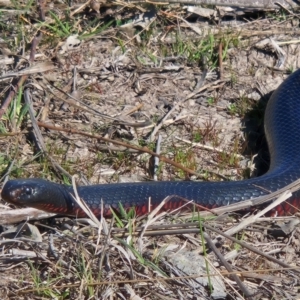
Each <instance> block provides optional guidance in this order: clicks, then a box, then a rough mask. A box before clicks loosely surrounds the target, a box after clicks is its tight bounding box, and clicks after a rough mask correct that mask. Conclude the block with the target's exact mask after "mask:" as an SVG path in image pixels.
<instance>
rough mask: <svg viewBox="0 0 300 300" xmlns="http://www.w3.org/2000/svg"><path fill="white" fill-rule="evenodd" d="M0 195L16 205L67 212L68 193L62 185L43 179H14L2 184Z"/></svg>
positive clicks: (68, 205) (68, 206)
mask: <svg viewBox="0 0 300 300" xmlns="http://www.w3.org/2000/svg"><path fill="white" fill-rule="evenodd" d="M1 197H2V199H3V200H5V201H7V202H9V203H12V204H14V205H17V206H27V207H33V208H38V209H42V210H45V211H48V212H53V213H67V212H68V210H69V209H70V205H72V203H67V199H69V196H68V193H67V191H66V189H65V188H64V186H63V185H59V184H56V183H53V182H50V181H46V180H44V179H37V178H34V179H15V180H9V181H8V182H6V184H5V185H4V187H3V189H2V192H1Z"/></svg>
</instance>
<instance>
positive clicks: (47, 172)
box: [0, 1, 300, 299]
mask: <svg viewBox="0 0 300 300" xmlns="http://www.w3.org/2000/svg"><path fill="white" fill-rule="evenodd" d="M41 3H42V2H41ZM97 4H98V2H87V3H77V2H76V1H75V2H74V3H73V6H72V7H68V6H67V5H66V4H65V3H60V4H55V6H54V7H51V3H45V4H44V6H43V5H42V6H41V12H42V13H41V12H40V11H39V9H38V7H36V6H35V5H34V4H33V3H30V2H28V3H23V2H18V3H14V5H12V6H11V7H10V9H9V10H3V11H0V30H1V34H0V38H1V40H0V48H1V50H2V55H1V56H0V70H1V76H0V85H1V93H0V97H1V101H2V107H1V109H0V114H1V116H2V118H1V123H0V136H1V139H0V145H1V149H2V151H1V155H0V160H1V164H0V170H1V175H2V178H3V180H4V179H5V178H7V177H8V176H9V178H20V177H42V178H45V179H49V180H52V181H57V182H61V183H71V175H73V174H79V175H80V180H81V182H85V181H86V182H89V183H104V182H115V181H129V180H134V181H136V180H141V179H144V178H148V179H149V178H152V176H153V168H152V161H151V156H153V154H155V153H154V152H155V141H156V136H157V134H158V133H159V134H160V135H161V136H162V142H161V145H160V147H161V154H162V156H160V162H159V167H158V169H157V171H156V175H157V177H158V179H159V180H169V179H170V180H174V179H177V180H178V179H181V180H183V179H197V178H204V179H210V180H216V179H218V180H220V178H221V179H236V180H238V179H243V178H245V177H247V176H249V174H250V173H251V174H252V173H253V169H252V164H251V162H252V157H251V155H253V154H254V153H257V151H258V150H257V148H256V147H255V146H256V145H259V146H261V144H262V142H261V141H262V139H263V138H262V137H263V134H262V131H261V128H262V124H263V117H262V116H263V111H264V104H265V101H264V100H265V99H264V96H265V95H268V94H269V93H270V92H271V91H273V90H274V89H275V88H276V87H277V86H278V85H279V83H280V82H281V81H282V80H283V78H284V77H285V76H283V75H285V74H287V73H288V72H289V71H291V70H293V69H296V68H298V67H299V54H298V53H299V47H298V42H299V41H298V36H299V32H300V30H299V28H298V24H299V18H298V15H297V14H296V13H297V12H294V13H292V12H291V11H286V10H280V11H277V12H274V11H271V12H267V13H266V12H262V11H260V12H258V11H255V12H253V11H252V12H243V11H241V12H242V13H243V15H242V17H240V16H238V15H235V16H233V17H232V12H228V11H227V12H226V11H223V12H224V14H225V15H224V16H223V17H222V18H221V17H219V16H218V15H215V16H214V17H210V18H208V19H206V18H204V19H202V18H198V16H197V15H195V14H191V13H188V12H187V11H186V10H185V9H184V8H183V7H181V6H177V5H175V6H171V5H164V6H156V7H154V6H152V5H150V4H145V5H141V4H139V5H134V4H128V3H119V4H118V5H116V3H101V6H100V7H99V6H98V5H97ZM0 5H2V3H1V1H0ZM0 8H1V7H0ZM29 8H30V10H29ZM99 9H100V10H99ZM216 11H217V10H215V12H216ZM219 12H220V11H219ZM221 12H222V11H221ZM44 13H45V16H44ZM142 13H145V15H144V16H143V17H144V18H141V14H142ZM138 17H140V19H139V18H138ZM137 19H139V20H137ZM132 20H135V23H134V25H132V23H130V21H132ZM245 20H247V22H245ZM227 21H231V22H230V23H229V22H227ZM75 34H77V35H78V37H74V35H75ZM71 36H72V37H73V38H72V39H71V40H70V37H71ZM270 38H272V39H273V40H275V41H276V42H277V44H278V45H280V48H281V49H282V50H283V51H284V52H285V62H284V65H283V66H281V67H280V68H277V67H274V65H275V63H276V62H278V57H279V56H280V55H279V54H275V53H276V52H275V50H274V48H272V43H270ZM219 71H221V73H220V72H219ZM203 74H204V75H206V76H203ZM241 119H242V120H243V121H241ZM43 124H44V127H43V126H42V125H43ZM45 124H46V125H45ZM47 126H48V129H46V127H47ZM58 127H61V128H64V129H65V130H66V131H59V130H57V129H58ZM242 130H244V133H242ZM82 133H83V134H82ZM92 135H93V136H92ZM95 135H98V136H101V137H104V139H102V141H99V139H95V138H93V137H95ZM115 141H118V144H116V143H115ZM187 141H188V142H187ZM253 141H254V142H253ZM128 145H130V146H128ZM253 145H254V146H253ZM142 147H144V148H142ZM140 150H141V151H140ZM153 151H154V152H153ZM249 153H250V154H251V155H250V156H249V155H248V154H249ZM260 156H262V158H261V159H260V160H259V161H260V162H262V166H260V165H258V166H259V169H263V168H265V167H266V165H267V164H266V163H265V157H266V156H265V151H264V150H263V151H261V152H260ZM164 157H165V158H164ZM170 161H171V163H170ZM173 162H175V163H173ZM180 165H181V166H183V167H185V168H183V167H180ZM245 174H247V175H245ZM2 205H3V209H7V205H6V204H4V203H2ZM245 219H246V221H245ZM7 223H9V221H8V222H7ZM1 224H2V223H1ZM240 224H243V226H241V225H240ZM297 224H298V220H297V218H296V217H286V218H263V217H260V218H258V219H255V220H253V219H252V218H251V216H244V215H239V214H230V215H228V214H223V215H220V216H218V217H213V218H210V219H208V218H206V219H203V218H200V217H199V216H198V213H196V212H194V213H191V214H189V215H183V213H180V212H178V211H176V212H173V213H169V214H165V213H164V214H159V213H158V212H157V213H156V214H155V213H153V214H152V215H150V217H147V216H145V217H143V218H135V217H133V218H130V217H129V216H128V215H127V214H126V213H124V215H123V216H122V217H121V218H120V219H118V218H115V219H112V220H105V219H103V218H102V219H101V220H100V222H93V221H92V220H91V219H86V220H74V219H70V218H58V217H57V218H52V219H45V220H42V221H41V220H40V221H35V222H34V221H32V220H31V221H30V222H26V221H25V222H24V223H21V225H18V226H17V225H2V233H1V250H2V251H1V256H0V263H1V267H2V273H1V277H0V278H1V280H0V286H1V290H0V293H1V296H0V297H1V299H45V298H49V299H50V298H51V299H107V298H120V299H121V298H122V299H129V298H130V299H140V298H142V299H196V298H197V299H211V298H214V299H216V298H217V297H219V298H220V299H225V298H226V299H243V298H251V299H297V298H299V294H300V293H299V291H298V290H299V263H298V256H299V242H298V240H299V230H298V228H297V227H296V225H297ZM234 228H237V229H236V231H235V232H234ZM229 229H230V230H231V231H230V234H229V236H226V232H227V230H229ZM233 232H234V233H233ZM223 233H224V234H223ZM222 235H223V236H222ZM214 245H216V248H215V247H214Z"/></svg>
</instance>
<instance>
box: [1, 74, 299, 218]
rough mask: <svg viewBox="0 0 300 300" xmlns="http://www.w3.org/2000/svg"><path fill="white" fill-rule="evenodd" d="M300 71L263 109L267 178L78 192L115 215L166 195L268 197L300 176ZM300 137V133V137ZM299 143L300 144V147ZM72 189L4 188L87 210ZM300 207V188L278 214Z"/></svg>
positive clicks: (207, 203)
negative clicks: (117, 211) (121, 210)
mask: <svg viewBox="0 0 300 300" xmlns="http://www.w3.org/2000/svg"><path fill="white" fill-rule="evenodd" d="M299 116H300V70H298V71H296V72H294V73H293V74H292V75H290V76H289V77H288V78H287V79H286V80H285V81H284V82H283V83H282V84H281V85H280V86H279V87H278V89H277V90H276V91H275V92H274V93H273V94H272V96H271V98H270V100H269V102H268V105H267V108H266V112H265V134H266V138H267V142H268V146H269V151H270V157H271V164H270V169H269V171H268V172H267V173H266V174H264V175H263V176H260V177H257V178H252V179H248V180H242V181H234V182H233V181H231V182H192V181H164V182H138V183H112V184H99V185H91V186H82V187H78V193H79V196H80V197H81V198H82V199H84V201H85V202H86V204H87V205H88V206H89V207H90V209H91V210H92V211H93V212H94V213H95V215H97V216H100V214H101V199H102V200H103V203H104V209H103V215H104V216H108V215H111V210H110V207H112V208H114V209H118V208H119V203H121V204H122V205H123V207H124V208H129V207H135V209H136V212H137V214H138V215H141V214H144V213H147V212H148V204H149V199H151V200H150V203H151V206H152V209H153V208H154V207H156V206H157V205H158V204H159V203H160V202H161V201H162V200H163V199H164V198H165V197H167V196H169V195H178V196H179V197H182V198H185V199H188V200H193V201H194V202H195V203H197V204H200V205H201V206H203V207H207V208H214V207H220V206H224V205H228V204H233V203H236V202H240V201H244V200H247V199H250V198H254V197H258V196H262V195H267V194H268V193H270V192H274V191H276V190H278V189H280V188H283V187H285V186H286V185H288V184H290V183H291V182H293V181H295V180H297V179H299V178H300V121H299V120H298V119H299ZM298 135H299V136H298ZM298 144H299V145H298ZM71 193H73V189H72V187H69V186H65V185H61V184H56V183H52V182H49V181H46V180H43V179H15V180H10V181H8V182H7V183H6V184H5V186H4V187H3V189H2V193H1V196H2V199H4V200H5V201H7V202H10V203H13V204H16V205H21V206H29V207H35V208H39V209H42V210H45V211H48V212H54V213H59V214H66V215H74V216H76V215H78V216H82V215H84V213H83V212H82V211H81V209H80V208H79V207H78V205H77V204H76V202H75V201H74V200H73V198H72V196H71ZM179 197H177V198H176V197H174V198H173V199H172V200H171V201H169V202H167V204H165V207H164V209H171V208H178V207H180V206H181V205H183V204H185V203H186V202H185V201H184V200H181V198H179ZM288 203H291V204H292V205H293V206H294V207H296V208H297V207H300V192H295V193H294V194H293V196H292V198H290V199H289V200H288V202H287V203H284V204H282V205H281V206H279V207H277V209H276V210H277V213H278V215H284V214H287V213H289V214H290V213H294V212H295V208H293V207H292V206H290V205H289V204H288Z"/></svg>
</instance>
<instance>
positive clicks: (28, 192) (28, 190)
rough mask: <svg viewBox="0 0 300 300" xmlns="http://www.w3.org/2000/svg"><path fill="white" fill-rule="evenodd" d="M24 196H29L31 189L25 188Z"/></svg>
mask: <svg viewBox="0 0 300 300" xmlns="http://www.w3.org/2000/svg"><path fill="white" fill-rule="evenodd" d="M25 194H26V195H28V196H30V195H31V194H32V188H30V187H26V188H25Z"/></svg>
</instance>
